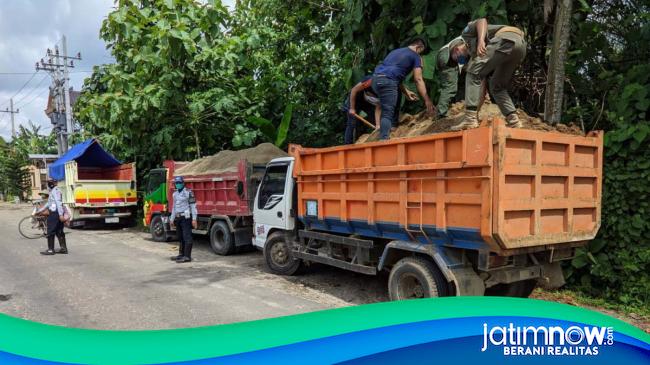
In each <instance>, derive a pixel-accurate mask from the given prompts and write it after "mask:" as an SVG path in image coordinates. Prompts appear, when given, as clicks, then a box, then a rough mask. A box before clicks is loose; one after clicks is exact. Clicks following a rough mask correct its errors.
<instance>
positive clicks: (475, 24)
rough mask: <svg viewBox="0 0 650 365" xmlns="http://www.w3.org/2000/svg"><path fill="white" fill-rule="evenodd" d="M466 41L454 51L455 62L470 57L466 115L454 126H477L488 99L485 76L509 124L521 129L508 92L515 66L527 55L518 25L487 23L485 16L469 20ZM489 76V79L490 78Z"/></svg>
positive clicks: (452, 56)
mask: <svg viewBox="0 0 650 365" xmlns="http://www.w3.org/2000/svg"><path fill="white" fill-rule="evenodd" d="M461 37H462V38H463V41H464V42H462V43H461V44H458V45H456V46H455V47H453V48H452V50H451V59H453V60H454V61H455V62H459V61H462V59H463V58H469V63H468V65H467V77H466V79H465V109H466V112H465V118H464V119H463V121H462V122H461V123H460V124H458V125H457V126H454V127H453V128H452V129H454V130H461V129H467V128H475V127H478V125H479V124H478V110H479V109H480V107H481V104H483V101H484V100H485V93H486V91H487V89H486V85H485V84H486V79H487V84H488V86H489V88H490V92H491V94H492V97H493V98H494V101H495V103H496V104H497V105H498V106H499V110H501V113H502V114H503V115H505V116H506V122H507V124H508V126H509V127H513V128H521V126H522V123H521V121H520V120H519V118H518V117H517V114H516V110H517V109H516V108H515V106H514V104H513V103H512V99H511V98H510V95H509V94H508V85H509V84H510V80H511V79H512V75H513V74H514V72H515V69H516V68H517V67H518V66H519V64H521V62H522V61H523V59H524V57H526V41H525V39H524V33H523V32H522V31H521V30H520V29H519V28H516V27H511V26H507V25H494V24H488V22H487V20H486V19H485V18H482V19H477V20H474V21H472V22H469V23H468V24H467V26H466V27H465V29H464V30H463V33H462V34H461ZM488 78H489V79H488Z"/></svg>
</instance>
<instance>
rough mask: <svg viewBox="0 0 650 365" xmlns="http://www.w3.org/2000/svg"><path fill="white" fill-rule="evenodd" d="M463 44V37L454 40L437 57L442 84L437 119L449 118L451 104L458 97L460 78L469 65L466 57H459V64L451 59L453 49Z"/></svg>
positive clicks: (437, 106) (441, 49)
mask: <svg viewBox="0 0 650 365" xmlns="http://www.w3.org/2000/svg"><path fill="white" fill-rule="evenodd" d="M463 42H464V41H463V38H462V37H456V38H454V39H452V40H451V41H450V42H449V43H447V44H446V45H444V46H442V48H440V50H439V51H438V55H437V56H436V68H437V70H438V75H439V77H440V84H441V85H440V97H438V103H437V104H436V109H437V110H438V113H437V116H436V119H440V118H444V117H446V116H447V111H448V110H449V104H450V103H451V101H452V100H453V99H454V97H455V96H456V91H457V90H458V78H459V77H460V73H461V71H462V70H463V68H464V67H465V65H467V61H468V59H467V58H465V57H459V58H458V62H456V61H455V60H453V59H452V58H451V49H453V48H454V47H455V46H457V45H460V44H462V43H463Z"/></svg>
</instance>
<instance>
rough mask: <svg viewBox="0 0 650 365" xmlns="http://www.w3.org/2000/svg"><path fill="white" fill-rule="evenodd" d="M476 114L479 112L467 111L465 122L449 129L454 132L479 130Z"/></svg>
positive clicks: (464, 117)
mask: <svg viewBox="0 0 650 365" xmlns="http://www.w3.org/2000/svg"><path fill="white" fill-rule="evenodd" d="M476 114H477V112H476V111H475V110H466V111H465V116H463V121H462V122H460V123H459V124H457V125H455V126H453V127H451V128H449V129H450V130H452V131H462V130H463V129H472V128H477V127H478V126H479V124H478V117H477V115H476Z"/></svg>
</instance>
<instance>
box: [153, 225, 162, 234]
mask: <svg viewBox="0 0 650 365" xmlns="http://www.w3.org/2000/svg"><path fill="white" fill-rule="evenodd" d="M153 232H154V233H155V234H156V236H161V235H162V234H163V227H162V223H161V222H156V225H154V226H153Z"/></svg>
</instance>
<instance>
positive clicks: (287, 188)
mask: <svg viewBox="0 0 650 365" xmlns="http://www.w3.org/2000/svg"><path fill="white" fill-rule="evenodd" d="M293 164H294V158H293V157H281V158H276V159H273V160H271V162H269V163H268V165H267V166H266V172H265V173H264V177H263V178H262V181H261V182H260V186H259V189H257V194H256V195H255V204H254V209H253V220H254V222H255V227H254V231H253V245H254V246H255V247H257V248H259V249H264V248H265V245H266V242H267V240H268V239H269V236H270V235H272V234H274V233H275V232H278V233H276V235H279V234H280V233H282V234H284V233H285V232H287V231H291V230H293V229H294V228H295V226H296V217H295V215H296V213H295V211H294V209H293V198H292V197H293V196H294V187H295V184H294V181H293V176H292V171H293ZM288 248H289V247H287V249H288Z"/></svg>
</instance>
